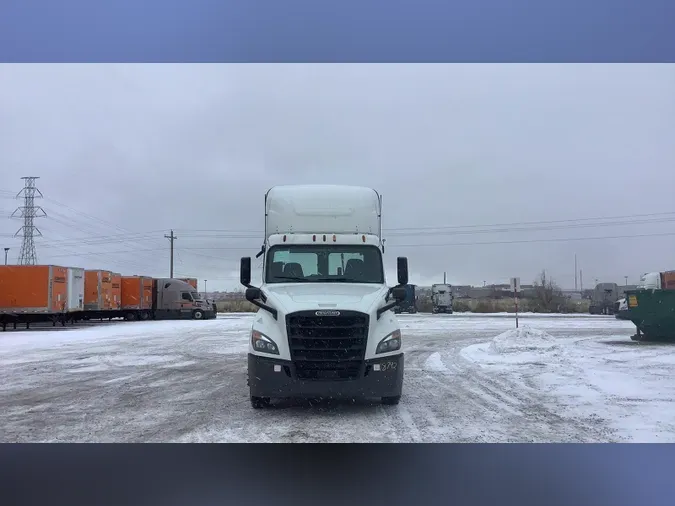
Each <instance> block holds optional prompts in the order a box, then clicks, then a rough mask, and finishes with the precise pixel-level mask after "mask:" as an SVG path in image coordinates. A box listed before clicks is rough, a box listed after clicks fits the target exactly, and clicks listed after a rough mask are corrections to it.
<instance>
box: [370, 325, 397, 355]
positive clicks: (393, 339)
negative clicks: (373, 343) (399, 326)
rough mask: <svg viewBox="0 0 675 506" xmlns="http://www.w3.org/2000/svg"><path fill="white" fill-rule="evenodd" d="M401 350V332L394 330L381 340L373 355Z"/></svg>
mask: <svg viewBox="0 0 675 506" xmlns="http://www.w3.org/2000/svg"><path fill="white" fill-rule="evenodd" d="M400 349H401V331H400V330H395V331H393V332H392V333H391V334H389V335H388V336H387V337H385V338H384V339H382V341H380V342H379V344H378V345H377V349H376V350H375V353H388V352H390V351H396V350H400Z"/></svg>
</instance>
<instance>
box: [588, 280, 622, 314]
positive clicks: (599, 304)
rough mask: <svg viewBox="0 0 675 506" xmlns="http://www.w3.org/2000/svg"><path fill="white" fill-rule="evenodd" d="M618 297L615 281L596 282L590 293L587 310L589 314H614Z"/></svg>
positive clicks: (617, 287)
mask: <svg viewBox="0 0 675 506" xmlns="http://www.w3.org/2000/svg"><path fill="white" fill-rule="evenodd" d="M618 299H619V285H617V284H616V283H598V284H597V285H596V287H595V289H594V290H593V293H592V294H591V303H590V305H589V307H588V312H589V313H590V314H605V315H611V314H614V311H615V304H616V301H617V300H618Z"/></svg>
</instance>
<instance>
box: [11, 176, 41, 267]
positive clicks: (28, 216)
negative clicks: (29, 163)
mask: <svg viewBox="0 0 675 506" xmlns="http://www.w3.org/2000/svg"><path fill="white" fill-rule="evenodd" d="M21 179H23V180H24V187H23V189H22V190H21V191H20V192H19V193H18V194H17V195H16V197H17V198H19V197H20V196H21V194H22V193H23V206H20V207H18V208H17V209H16V211H14V213H12V217H13V218H23V226H22V227H21V228H20V229H19V230H17V231H16V234H15V236H18V235H19V234H21V235H22V236H23V241H22V242H21V250H20V251H19V261H18V264H19V265H35V264H36V263H37V253H36V251H35V239H34V236H35V234H37V235H39V236H41V235H42V233H41V232H40V230H39V229H38V228H37V227H36V226H35V224H34V222H33V220H34V219H35V218H41V217H43V216H47V213H45V211H44V209H42V207H40V206H36V205H35V197H36V195H37V197H38V198H42V197H43V195H42V192H40V190H38V189H37V188H36V187H35V181H36V180H37V179H40V178H39V177H34V176H27V177H22V178H21ZM17 213H19V214H18V215H17Z"/></svg>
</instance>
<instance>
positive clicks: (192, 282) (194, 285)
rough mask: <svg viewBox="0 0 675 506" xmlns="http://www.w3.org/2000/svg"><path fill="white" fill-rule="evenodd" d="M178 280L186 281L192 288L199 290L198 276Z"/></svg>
mask: <svg viewBox="0 0 675 506" xmlns="http://www.w3.org/2000/svg"><path fill="white" fill-rule="evenodd" d="M178 280H179V281H185V282H186V283H187V284H188V285H190V286H191V287H192V288H194V289H195V290H198V288H197V278H178Z"/></svg>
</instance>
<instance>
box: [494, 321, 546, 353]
mask: <svg viewBox="0 0 675 506" xmlns="http://www.w3.org/2000/svg"><path fill="white" fill-rule="evenodd" d="M557 348H558V344H557V342H556V340H555V338H554V337H553V336H551V335H550V334H547V333H546V332H544V331H543V330H539V329H533V328H531V327H528V326H525V327H520V328H517V329H511V330H507V331H506V332H503V333H502V334H499V335H498V336H497V337H495V338H494V339H493V340H492V341H491V342H490V346H489V347H488V349H489V351H490V352H491V353H495V354H504V353H522V352H550V351H554V350H556V349H557Z"/></svg>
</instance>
